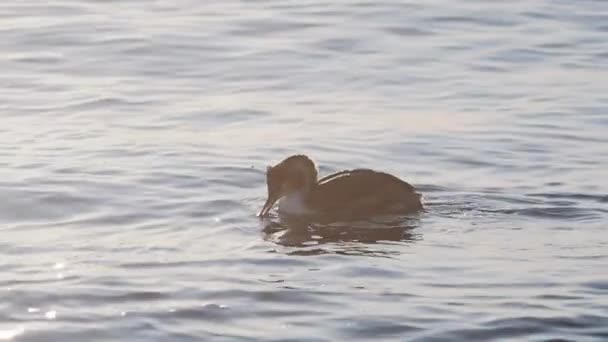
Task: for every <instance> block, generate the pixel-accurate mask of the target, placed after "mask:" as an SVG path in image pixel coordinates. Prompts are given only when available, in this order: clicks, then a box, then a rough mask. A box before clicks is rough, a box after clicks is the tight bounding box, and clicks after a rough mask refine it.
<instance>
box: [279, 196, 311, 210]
mask: <svg viewBox="0 0 608 342" xmlns="http://www.w3.org/2000/svg"><path fill="white" fill-rule="evenodd" d="M279 213H281V214H286V215H306V214H310V213H311V211H310V209H308V208H307V207H306V204H305V203H304V197H303V196H302V194H300V193H295V194H290V195H287V196H285V197H283V198H281V199H280V200H279Z"/></svg>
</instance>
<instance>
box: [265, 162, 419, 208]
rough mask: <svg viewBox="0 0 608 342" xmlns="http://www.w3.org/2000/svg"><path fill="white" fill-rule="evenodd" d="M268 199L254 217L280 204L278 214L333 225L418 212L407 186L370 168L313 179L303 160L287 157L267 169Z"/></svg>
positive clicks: (312, 171) (416, 200)
mask: <svg viewBox="0 0 608 342" xmlns="http://www.w3.org/2000/svg"><path fill="white" fill-rule="evenodd" d="M266 184H267V186H268V198H267V199H266V202H265V203H264V206H263V207H262V210H261V211H260V213H259V214H258V216H260V218H263V217H265V216H267V215H268V213H269V212H270V210H271V209H272V207H273V206H274V204H275V203H276V202H277V201H279V208H278V209H279V214H281V215H288V216H292V217H310V216H320V217H324V218H332V219H337V220H344V219H363V218H367V217H371V216H375V215H384V214H408V213H414V212H417V211H420V210H421V209H422V202H421V196H420V194H418V193H417V192H416V190H415V189H414V187H413V186H412V185H410V184H409V183H407V182H405V181H403V180H401V179H399V178H397V177H395V176H393V175H390V174H388V173H384V172H378V171H374V170H370V169H354V170H344V171H339V172H336V173H332V174H330V175H328V176H325V177H322V178H321V179H318V172H317V168H316V166H315V163H314V162H313V161H312V160H311V159H310V158H309V157H307V156H305V155H302V154H298V155H293V156H290V157H288V158H286V159H284V160H283V161H281V162H280V163H278V164H276V165H274V166H268V168H267V169H266Z"/></svg>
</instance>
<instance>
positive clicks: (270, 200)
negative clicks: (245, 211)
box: [258, 195, 278, 218]
mask: <svg viewBox="0 0 608 342" xmlns="http://www.w3.org/2000/svg"><path fill="white" fill-rule="evenodd" d="M277 200H278V197H277V196H274V195H268V199H267V200H266V203H264V206H263V207H262V210H260V213H259V214H258V216H259V217H260V218H264V216H266V215H268V213H269V212H270V209H272V206H273V205H274V203H275V202H276V201H277Z"/></svg>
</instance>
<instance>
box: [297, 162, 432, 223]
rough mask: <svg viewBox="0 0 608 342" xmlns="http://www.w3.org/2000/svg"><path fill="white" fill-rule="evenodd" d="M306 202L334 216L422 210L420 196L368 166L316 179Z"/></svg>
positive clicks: (391, 177) (394, 179)
mask: <svg viewBox="0 0 608 342" xmlns="http://www.w3.org/2000/svg"><path fill="white" fill-rule="evenodd" d="M307 205H308V206H309V207H310V208H312V209H313V210H315V211H317V212H321V213H324V214H327V215H337V216H367V215H373V214H382V213H405V212H414V211H417V210H420V209H422V204H421V203H420V195H419V194H417V193H416V191H415V190H414V187H413V186H411V185H410V184H408V183H407V182H404V181H402V180H401V179H399V178H397V177H395V176H393V175H390V174H387V173H384V172H377V171H373V170H369V169H356V170H347V171H341V172H337V173H334V174H332V175H329V176H326V177H324V178H322V179H320V180H319V182H318V183H317V185H316V187H315V188H313V190H312V191H311V193H310V195H309V197H308V203H307Z"/></svg>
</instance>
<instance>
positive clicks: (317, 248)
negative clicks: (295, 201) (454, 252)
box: [262, 216, 421, 256]
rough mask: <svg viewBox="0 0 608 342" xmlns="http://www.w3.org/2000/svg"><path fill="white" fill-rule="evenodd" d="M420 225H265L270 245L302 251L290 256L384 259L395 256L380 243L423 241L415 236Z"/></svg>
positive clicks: (393, 220) (407, 221) (406, 220)
mask: <svg viewBox="0 0 608 342" xmlns="http://www.w3.org/2000/svg"><path fill="white" fill-rule="evenodd" d="M417 221H418V220H417V218H416V217H394V216H393V217H384V218H376V219H374V220H365V221H363V220H360V221H352V222H316V221H315V222H311V221H310V220H304V219H301V218H291V217H282V216H279V217H275V218H273V219H267V220H264V221H262V222H263V224H264V228H263V234H264V239H265V240H266V241H271V242H274V243H276V244H278V245H281V246H284V247H301V248H299V249H297V250H293V251H291V252H289V254H294V255H318V254H328V253H331V254H345V255H351V254H355V255H362V254H366V255H370V254H373V255H376V256H383V255H387V254H392V252H390V251H389V250H387V249H386V248H383V247H381V246H382V245H380V243H382V244H383V245H384V244H387V243H389V242H405V243H408V242H414V241H417V240H421V236H420V234H417V233H415V232H414V230H415V228H416V226H417ZM375 247H377V248H375Z"/></svg>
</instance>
